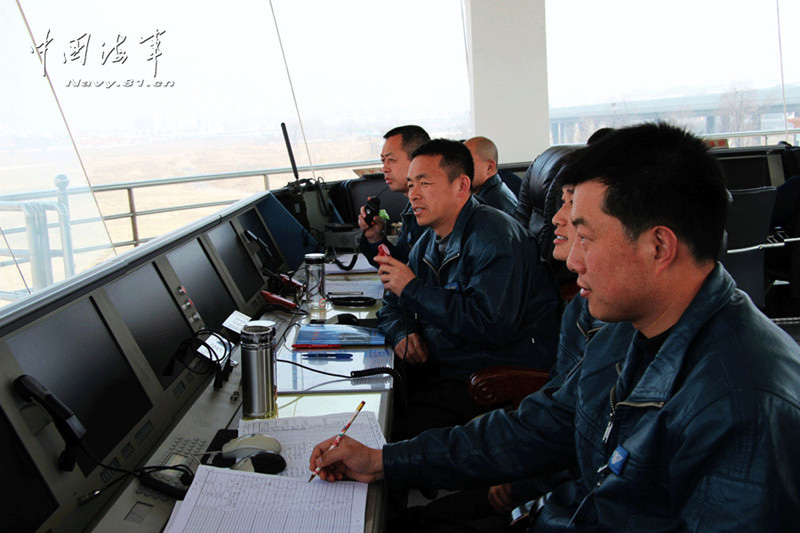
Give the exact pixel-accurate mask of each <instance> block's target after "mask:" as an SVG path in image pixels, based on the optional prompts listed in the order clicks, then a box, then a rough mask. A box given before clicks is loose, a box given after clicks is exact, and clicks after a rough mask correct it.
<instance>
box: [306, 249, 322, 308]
mask: <svg viewBox="0 0 800 533" xmlns="http://www.w3.org/2000/svg"><path fill="white" fill-rule="evenodd" d="M306 302H308V308H309V309H324V308H325V254H306Z"/></svg>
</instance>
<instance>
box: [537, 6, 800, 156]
mask: <svg viewBox="0 0 800 533" xmlns="http://www.w3.org/2000/svg"><path fill="white" fill-rule="evenodd" d="M799 4H800V3H798V2H796V1H790V0H780V1H778V2H776V1H775V0H714V1H711V0H709V1H703V2H696V1H689V0H675V1H672V2H668V3H664V2H662V3H652V2H638V1H635V0H613V1H609V2H592V1H589V0H578V1H577V2H547V5H546V8H547V10H546V13H547V15H546V16H547V47H548V71H549V72H548V83H549V98H550V118H551V133H552V141H553V143H555V144H561V143H576V142H585V140H586V138H587V137H588V136H589V135H590V134H591V133H592V132H593V131H595V130H596V129H597V128H600V127H603V126H611V127H613V126H620V125H623V124H628V123H633V122H638V121H642V120H656V119H666V120H671V121H674V122H677V123H680V124H683V125H686V126H688V127H689V128H690V129H692V130H693V131H695V132H697V133H700V134H721V133H730V132H746V131H753V130H761V131H766V130H779V131H780V130H783V131H780V132H779V133H778V134H775V135H768V136H766V137H767V140H768V142H769V143H773V144H774V143H775V142H777V141H778V140H788V141H790V142H794V140H795V139H796V136H790V137H789V138H788V139H786V135H785V129H786V128H787V127H788V128H791V127H793V126H792V123H791V122H790V121H789V120H786V119H791V118H794V117H797V116H800V67H798V65H797V62H796V61H788V60H787V58H790V57H792V52H793V51H796V50H798V49H800V34H798V32H797V31H796V28H795V27H794V26H795V24H794V22H795V21H797V20H800V5H799ZM779 13H780V26H779V24H778V20H779V19H778V16H779ZM779 29H780V32H779ZM779 37H780V38H779ZM781 50H782V52H783V58H784V60H783V63H781ZM782 72H783V78H782ZM782 83H784V85H782ZM784 90H785V94H786V103H787V106H786V115H784V102H783V94H784ZM795 127H796V125H795ZM764 140H765V138H764V136H763V135H762V136H756V137H753V138H746V137H745V138H742V139H737V138H733V137H732V139H731V144H732V145H735V144H737V143H738V144H747V143H756V144H758V143H760V144H763V143H764Z"/></svg>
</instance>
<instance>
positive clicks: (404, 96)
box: [0, 0, 471, 306]
mask: <svg viewBox="0 0 800 533" xmlns="http://www.w3.org/2000/svg"><path fill="white" fill-rule="evenodd" d="M0 20H2V21H3V24H2V27H3V31H2V32H0V95H2V96H1V97H0V118H1V120H0V140H1V141H2V142H0V180H1V181H0V182H1V183H2V184H3V187H2V189H1V190H0V230H2V233H1V234H0V306H2V305H7V304H8V303H9V302H12V301H15V300H18V299H20V298H23V297H24V296H25V295H27V294H29V293H30V292H33V291H36V290H39V289H41V288H43V287H44V286H47V285H49V284H51V283H53V282H58V281H60V280H63V279H65V278H66V277H68V276H70V275H71V274H73V273H77V272H80V271H82V270H85V269H87V268H90V267H91V266H93V265H95V264H97V263H99V262H101V261H103V260H105V259H108V258H110V257H113V256H114V255H115V254H118V253H122V252H124V251H125V250H127V249H130V248H131V247H132V246H133V245H134V244H135V243H138V242H142V241H144V240H147V239H148V238H152V237H154V236H157V235H160V234H163V233H165V232H166V231H169V230H171V229H174V228H177V227H180V226H182V225H184V224H186V223H188V222H190V221H191V220H193V219H197V218H199V217H201V216H204V215H206V214H209V213H211V212H213V211H215V210H217V209H219V208H220V205H222V204H223V203H224V202H230V201H234V200H236V199H240V198H244V197H246V196H248V195H250V194H252V193H254V192H257V191H259V190H263V189H264V188H265V187H266V186H269V187H270V188H277V187H280V186H282V185H284V184H285V183H286V182H287V181H289V180H292V179H294V177H293V175H292V173H291V171H289V170H288V169H289V166H290V162H289V157H288V155H287V150H286V147H285V144H284V140H283V136H282V132H281V127H280V125H281V123H285V124H286V126H287V131H288V132H289V136H290V140H291V143H292V147H293V151H294V155H295V159H296V161H297V164H298V166H300V167H301V168H303V167H309V166H315V167H316V166H320V165H327V166H328V168H325V169H323V170H319V169H315V170H313V171H311V170H306V171H304V172H303V175H302V177H313V178H321V179H324V180H326V181H330V180H337V179H344V178H350V177H355V174H354V173H353V172H352V169H351V168H350V167H347V166H346V164H347V163H348V162H362V163H361V166H364V165H365V164H366V165H367V166H374V162H375V160H376V159H377V157H378V153H379V151H380V147H381V144H382V139H381V135H382V134H383V133H384V132H385V131H386V130H388V129H389V128H391V127H393V126H397V125H400V124H407V123H417V124H420V125H422V126H424V127H425V128H426V129H427V130H428V131H429V132H430V133H431V134H432V135H436V136H448V137H456V138H458V137H466V136H467V135H468V133H469V132H468V130H469V128H470V122H471V121H470V113H469V88H468V82H467V66H466V54H465V41H464V26H463V24H464V23H463V16H462V5H461V2H460V0H438V1H436V2H428V1H426V0H410V1H407V2H402V3H401V4H397V3H389V2H374V1H367V0H346V1H342V2H330V1H327V0H302V1H295V0H240V1H236V2H227V3H226V2H218V1H199V2H177V1H173V0H168V1H166V2H164V1H155V0H145V1H142V2H134V3H123V4H120V3H119V2H102V1H100V0H79V1H74V2H63V1H57V0H51V1H41V0H36V1H33V0H19V2H16V3H15V2H2V3H0ZM35 52H38V53H35ZM363 162H367V163H363ZM336 164H343V165H344V166H345V168H330V166H336ZM356 165H357V163H354V164H353V165H351V167H352V166H356ZM274 169H282V171H281V172H278V171H275V170H274ZM212 174H228V175H230V174H233V175H234V177H229V179H224V180H209V181H194V182H191V183H185V182H183V180H176V178H187V177H188V178H191V177H198V176H207V175H212ZM240 174H242V175H245V174H246V176H239V175H240ZM250 174H252V175H250ZM265 174H268V178H267V179H265V176H264V175H265ZM163 180H173V181H178V183H174V184H171V185H169V186H154V185H153V182H154V181H162V182H163ZM56 182H58V184H60V185H61V187H62V189H59V188H58V187H57V185H56ZM119 184H128V185H130V186H129V187H127V188H125V187H123V186H120V185H119ZM143 184H147V185H148V186H147V187H143V186H142V185H143ZM109 189H110V190H109ZM59 190H61V191H62V194H61V196H60V197H59V196H57V194H56V193H57V192H58V191H59ZM59 200H60V201H59ZM181 204H184V205H186V204H189V205H200V204H206V206H205V207H202V208H194V209H188V210H179V211H176V210H174V209H173V208H174V206H176V205H181ZM161 211H163V212H161ZM132 212H136V213H137V215H136V217H135V218H132V217H131V215H130V213H132ZM134 222H135V224H134Z"/></svg>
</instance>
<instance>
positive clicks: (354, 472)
mask: <svg viewBox="0 0 800 533" xmlns="http://www.w3.org/2000/svg"><path fill="white" fill-rule="evenodd" d="M335 439H336V437H331V438H330V439H328V440H326V441H323V442H321V443H319V444H317V445H316V446H315V447H314V451H313V452H311V459H310V461H309V465H308V469H309V470H311V471H314V470H316V468H317V467H321V468H320V471H319V473H318V474H317V475H318V476H319V477H320V478H322V479H324V480H325V481H340V480H342V479H345V478H349V479H353V480H355V481H361V482H364V483H371V482H372V481H378V480H380V479H383V450H376V449H374V448H368V447H367V446H364V445H363V444H361V443H360V442H358V441H357V440H353V439H351V438H350V437H348V436H347V435H345V436H343V437H342V440H341V442H339V445H338V446H336V447H335V448H332V449H330V447H331V444H333V441H334V440H335Z"/></svg>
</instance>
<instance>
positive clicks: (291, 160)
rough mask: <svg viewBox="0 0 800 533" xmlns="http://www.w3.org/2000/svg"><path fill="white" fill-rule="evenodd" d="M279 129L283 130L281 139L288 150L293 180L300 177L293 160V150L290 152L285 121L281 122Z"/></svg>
mask: <svg viewBox="0 0 800 533" xmlns="http://www.w3.org/2000/svg"><path fill="white" fill-rule="evenodd" d="M281 130H282V131H283V140H284V141H285V142H286V150H287V151H288V152H289V161H290V162H291V163H292V172H294V180H295V181H298V180H299V179H300V173H299V172H297V164H296V163H295V162H294V152H292V143H291V142H289V132H288V131H286V123H285V122H281Z"/></svg>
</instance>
